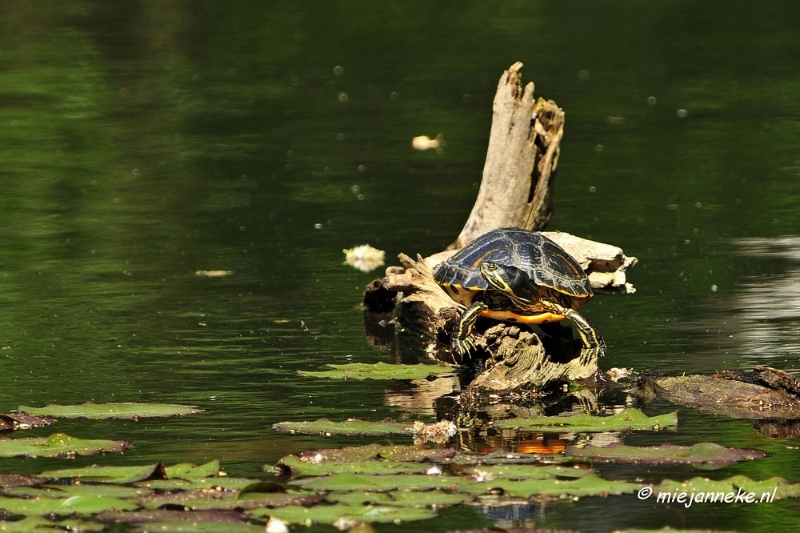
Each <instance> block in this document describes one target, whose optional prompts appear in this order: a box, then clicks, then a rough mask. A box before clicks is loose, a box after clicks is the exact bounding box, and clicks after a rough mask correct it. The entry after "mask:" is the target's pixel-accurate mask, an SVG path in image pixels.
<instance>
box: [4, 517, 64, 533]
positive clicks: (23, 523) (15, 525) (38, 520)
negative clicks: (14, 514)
mask: <svg viewBox="0 0 800 533" xmlns="http://www.w3.org/2000/svg"><path fill="white" fill-rule="evenodd" d="M53 526H54V523H53V522H51V521H50V520H47V519H46V518H42V517H40V516H26V517H25V518H23V519H22V520H17V521H15V522H6V521H2V522H0V531H15V532H19V533H22V532H25V533H27V532H29V531H42V530H45V531H47V529H46V528H52V527H53ZM51 531H55V530H51Z"/></svg>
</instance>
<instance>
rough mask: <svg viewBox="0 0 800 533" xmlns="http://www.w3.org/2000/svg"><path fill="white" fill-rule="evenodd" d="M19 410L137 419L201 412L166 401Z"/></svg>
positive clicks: (25, 407)
mask: <svg viewBox="0 0 800 533" xmlns="http://www.w3.org/2000/svg"><path fill="white" fill-rule="evenodd" d="M17 410H18V411H20V412H23V413H28V414H31V415H39V416H41V415H49V416H55V417H58V418H91V419H96V420H99V419H106V418H127V419H132V420H136V419H137V418H150V417H163V416H183V415H192V414H195V413H201V412H202V410H200V409H197V408H196V407H194V406H193V405H177V404H166V403H163V404H161V403H92V402H86V403H84V404H82V405H53V404H49V405H46V406H44V407H42V408H38V407H29V406H27V405H20V406H19V407H18V408H17Z"/></svg>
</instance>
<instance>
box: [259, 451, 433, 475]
mask: <svg viewBox="0 0 800 533" xmlns="http://www.w3.org/2000/svg"><path fill="white" fill-rule="evenodd" d="M274 468H276V469H278V470H281V471H287V470H288V471H289V472H291V474H292V475H295V476H327V475H328V474H424V473H425V472H427V471H428V469H429V468H430V465H426V464H422V463H411V462H408V461H377V460H374V461H369V460H366V461H324V462H321V463H319V464H315V463H311V462H308V461H302V460H301V459H300V458H298V457H296V456H294V455H290V456H288V457H284V458H283V459H281V460H280V461H279V462H278V464H277V465H275V467H274Z"/></svg>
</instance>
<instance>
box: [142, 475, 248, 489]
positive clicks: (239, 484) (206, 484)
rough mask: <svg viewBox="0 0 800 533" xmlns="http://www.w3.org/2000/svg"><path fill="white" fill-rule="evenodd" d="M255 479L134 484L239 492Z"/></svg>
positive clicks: (158, 480)
mask: <svg viewBox="0 0 800 533" xmlns="http://www.w3.org/2000/svg"><path fill="white" fill-rule="evenodd" d="M256 481H257V480H255V479H247V478H238V477H208V478H203V479H148V480H144V481H139V482H137V483H135V484H134V485H136V486H137V487H146V488H148V489H153V490H170V491H174V490H185V491H191V490H200V489H214V490H240V489H242V488H243V487H246V486H247V485H251V484H253V483H255V482H256Z"/></svg>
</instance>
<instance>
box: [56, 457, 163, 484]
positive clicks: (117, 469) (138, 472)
mask: <svg viewBox="0 0 800 533" xmlns="http://www.w3.org/2000/svg"><path fill="white" fill-rule="evenodd" d="M41 475H42V476H43V477H46V478H49V479H64V478H68V479H81V480H84V481H94V482H100V483H119V484H123V483H133V482H135V481H143V480H146V479H165V478H166V477H167V473H166V470H165V469H164V465H163V464H162V463H161V462H158V463H155V464H152V465H145V466H87V467H85V468H69V469H65V470H50V471H47V472H42V474H41Z"/></svg>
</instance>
